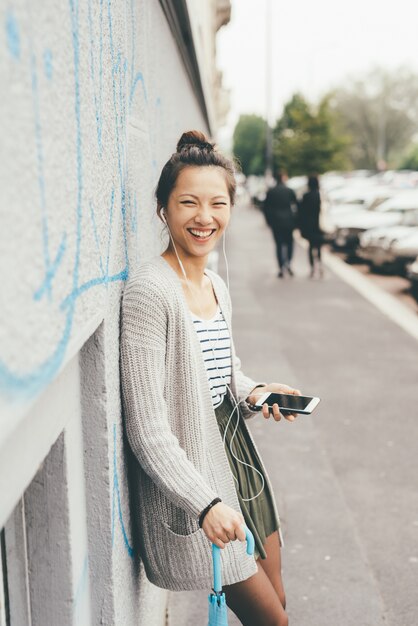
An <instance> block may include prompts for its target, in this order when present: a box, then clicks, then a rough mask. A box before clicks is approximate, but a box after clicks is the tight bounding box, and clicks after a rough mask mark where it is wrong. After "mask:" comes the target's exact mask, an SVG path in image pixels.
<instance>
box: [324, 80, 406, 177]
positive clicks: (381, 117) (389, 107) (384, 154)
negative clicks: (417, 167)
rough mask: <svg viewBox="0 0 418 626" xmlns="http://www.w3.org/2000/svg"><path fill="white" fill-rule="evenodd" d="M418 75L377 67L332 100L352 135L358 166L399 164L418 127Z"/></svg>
mask: <svg viewBox="0 0 418 626" xmlns="http://www.w3.org/2000/svg"><path fill="white" fill-rule="evenodd" d="M417 97H418V76H416V75H415V74H413V73H412V72H411V71H410V70H408V69H406V68H399V69H398V70H397V71H396V72H393V73H389V72H388V71H386V70H384V69H380V68H376V69H374V70H373V71H371V72H369V73H367V74H365V75H364V76H363V77H361V78H359V79H351V80H350V81H349V82H348V84H347V85H345V86H344V87H341V88H339V89H337V90H336V91H335V92H334V94H333V95H332V96H330V101H331V103H332V108H333V110H334V111H335V112H338V113H339V115H340V117H341V119H342V120H343V124H344V128H345V130H346V132H347V133H348V134H349V135H350V137H351V140H352V141H351V148H350V151H349V153H350V158H351V161H352V163H353V165H354V167H356V168H367V169H375V168H377V169H384V168H385V167H386V165H387V164H389V165H392V166H393V165H395V166H396V165H397V164H398V162H399V159H400V157H401V155H402V153H404V152H405V148H406V147H407V146H408V144H409V143H410V140H411V136H412V135H413V134H414V133H415V132H416V130H417V128H418V112H417V109H416V100H417Z"/></svg>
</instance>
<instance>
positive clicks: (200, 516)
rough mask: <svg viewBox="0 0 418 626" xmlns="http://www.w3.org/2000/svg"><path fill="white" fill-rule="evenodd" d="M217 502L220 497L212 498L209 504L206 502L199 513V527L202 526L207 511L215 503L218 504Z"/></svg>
mask: <svg viewBox="0 0 418 626" xmlns="http://www.w3.org/2000/svg"><path fill="white" fill-rule="evenodd" d="M218 502H222V500H221V498H215V499H214V500H212V502H211V503H210V504H208V506H207V507H206V509H203V511H202V512H201V514H200V515H199V526H200V528H202V524H203V520H204V519H205V515H206V513H208V512H209V511H210V509H211V508H212V507H213V506H215V504H218Z"/></svg>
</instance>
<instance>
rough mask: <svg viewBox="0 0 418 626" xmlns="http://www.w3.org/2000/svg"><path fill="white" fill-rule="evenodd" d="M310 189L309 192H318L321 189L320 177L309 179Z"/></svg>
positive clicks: (310, 177)
mask: <svg viewBox="0 0 418 626" xmlns="http://www.w3.org/2000/svg"><path fill="white" fill-rule="evenodd" d="M308 189H309V191H318V189H319V180H318V176H309V178H308Z"/></svg>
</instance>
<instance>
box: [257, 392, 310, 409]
mask: <svg viewBox="0 0 418 626" xmlns="http://www.w3.org/2000/svg"><path fill="white" fill-rule="evenodd" d="M311 400H312V398H311V397H309V396H294V395H291V394H285V393H271V394H270V395H269V397H268V398H267V400H266V402H267V404H268V405H269V406H273V404H278V405H279V409H284V410H286V409H288V410H290V411H291V410H292V409H295V410H299V411H305V410H306V407H307V406H308V404H309V403H310V401H311Z"/></svg>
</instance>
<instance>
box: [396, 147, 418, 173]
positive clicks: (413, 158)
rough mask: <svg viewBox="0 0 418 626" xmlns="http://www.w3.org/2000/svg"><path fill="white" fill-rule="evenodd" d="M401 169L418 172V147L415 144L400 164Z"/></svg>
mask: <svg viewBox="0 0 418 626" xmlns="http://www.w3.org/2000/svg"><path fill="white" fill-rule="evenodd" d="M400 167H401V169H405V170H418V145H417V144H415V145H414V146H412V148H410V150H409V152H408V153H407V155H406V156H405V157H404V158H403V159H402V161H401V163H400Z"/></svg>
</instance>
